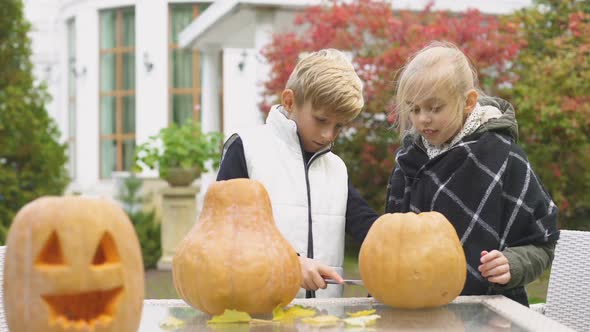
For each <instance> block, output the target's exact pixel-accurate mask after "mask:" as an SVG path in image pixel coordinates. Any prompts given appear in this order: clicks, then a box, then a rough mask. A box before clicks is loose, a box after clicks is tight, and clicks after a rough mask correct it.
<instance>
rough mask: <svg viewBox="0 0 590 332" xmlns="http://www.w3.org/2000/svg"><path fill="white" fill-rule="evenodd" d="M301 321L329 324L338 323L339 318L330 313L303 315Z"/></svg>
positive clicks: (316, 324) (317, 324)
mask: <svg viewBox="0 0 590 332" xmlns="http://www.w3.org/2000/svg"><path fill="white" fill-rule="evenodd" d="M301 322H303V323H305V324H310V325H315V326H329V325H336V324H338V322H340V318H338V317H336V316H332V315H321V316H315V317H305V318H303V319H302V320H301Z"/></svg>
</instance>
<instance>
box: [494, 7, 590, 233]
mask: <svg viewBox="0 0 590 332" xmlns="http://www.w3.org/2000/svg"><path fill="white" fill-rule="evenodd" d="M515 17H516V19H518V20H519V21H521V22H522V30H521V34H522V36H523V38H524V39H525V40H526V43H527V47H526V48H523V49H522V50H521V52H520V54H519V56H518V58H517V60H516V66H515V70H516V73H517V74H518V76H519V79H518V80H517V81H516V83H515V85H514V86H513V88H512V89H509V90H507V91H506V92H505V93H506V94H508V95H509V96H511V101H512V102H513V104H514V105H515V106H516V109H517V118H518V120H519V126H520V131H521V137H522V140H521V142H522V144H523V146H524V148H525V150H526V152H527V154H528V156H529V159H530V161H531V163H532V165H533V167H534V168H535V170H536V172H537V173H538V175H539V177H540V178H541V179H542V180H543V183H544V184H545V186H546V188H547V190H548V191H549V192H550V193H551V195H552V197H553V200H554V201H555V202H556V204H557V206H558V207H559V209H560V218H559V223H560V226H561V227H565V228H585V229H590V223H589V222H588V220H585V219H587V218H588V215H590V3H589V2H587V1H576V0H542V1H538V2H537V3H536V5H535V6H534V7H533V8H530V9H527V10H524V11H521V12H518V13H516V14H515Z"/></svg>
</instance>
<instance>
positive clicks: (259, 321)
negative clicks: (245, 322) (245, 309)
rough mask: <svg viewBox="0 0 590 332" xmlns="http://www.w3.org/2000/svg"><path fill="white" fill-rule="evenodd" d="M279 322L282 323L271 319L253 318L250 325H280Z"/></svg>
mask: <svg viewBox="0 0 590 332" xmlns="http://www.w3.org/2000/svg"><path fill="white" fill-rule="evenodd" d="M278 324H280V322H277V321H273V320H270V319H257V318H252V320H251V321H250V325H278Z"/></svg>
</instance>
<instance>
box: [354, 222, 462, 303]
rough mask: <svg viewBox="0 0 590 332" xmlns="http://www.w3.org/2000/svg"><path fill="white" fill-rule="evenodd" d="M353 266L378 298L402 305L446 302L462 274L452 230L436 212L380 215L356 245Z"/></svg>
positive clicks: (459, 284)
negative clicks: (360, 243) (355, 266)
mask: <svg viewBox="0 0 590 332" xmlns="http://www.w3.org/2000/svg"><path fill="white" fill-rule="evenodd" d="M359 270H360V274H361V278H362V279H363V282H364V284H365V287H366V288H367V290H368V291H369V293H370V294H371V295H372V296H373V297H375V298H376V299H377V300H379V302H382V303H385V304H388V305H390V306H392V307H396V308H407V309H411V308H428V307H437V306H441V305H445V304H447V303H449V302H451V301H452V300H453V299H455V298H456V297H457V296H458V295H459V294H460V293H461V291H462V290H463V287H464V285H465V279H466V278H467V263H466V259H465V253H464V252H463V247H462V246H461V242H460V241H459V238H458V236H457V232H456V231H455V228H454V227H453V225H451V223H449V221H448V220H447V219H446V218H445V217H444V216H443V215H442V214H440V213H438V212H425V213H420V214H415V213H412V212H410V213H394V214H385V215H383V216H381V217H380V218H379V219H377V221H375V223H374V224H373V226H372V227H371V229H370V230H369V233H368V234H367V237H366V238H365V241H364V242H363V244H362V246H361V250H360V252H359Z"/></svg>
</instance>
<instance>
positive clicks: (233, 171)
mask: <svg viewBox="0 0 590 332" xmlns="http://www.w3.org/2000/svg"><path fill="white" fill-rule="evenodd" d="M249 177H250V176H248V167H247V166H246V157H245V156H244V144H243V143H242V139H241V138H240V137H239V136H237V135H236V137H235V139H231V138H230V139H229V140H227V142H226V143H225V146H224V147H223V155H222V156H221V165H220V166H219V172H218V173H217V181H221V180H230V179H238V178H249Z"/></svg>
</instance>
